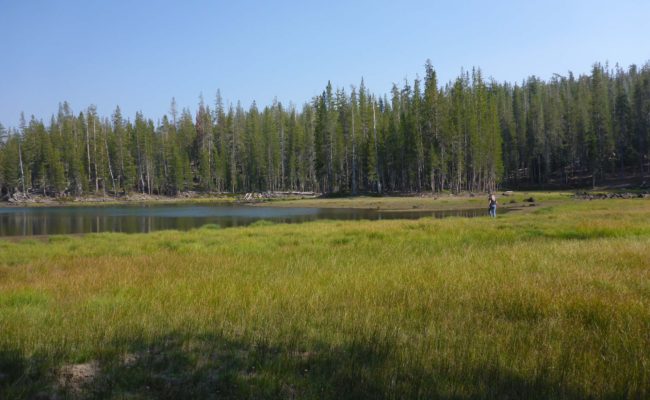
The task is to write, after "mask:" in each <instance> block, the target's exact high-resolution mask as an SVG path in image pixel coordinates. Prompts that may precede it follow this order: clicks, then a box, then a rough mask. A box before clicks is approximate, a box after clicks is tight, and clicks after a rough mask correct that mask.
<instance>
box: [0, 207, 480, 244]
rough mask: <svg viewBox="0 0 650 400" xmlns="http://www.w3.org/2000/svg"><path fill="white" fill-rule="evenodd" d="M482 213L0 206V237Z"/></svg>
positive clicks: (133, 231)
mask: <svg viewBox="0 0 650 400" xmlns="http://www.w3.org/2000/svg"><path fill="white" fill-rule="evenodd" d="M486 215H487V210H486V209H472V210H447V211H415V210H414V211H380V210H367V209H350V208H345V209H341V208H284V207H257V206H256V207H252V206H245V205H235V204H208V205H187V204H185V205H184V204H174V205H120V206H83V207H35V208H30V207H6V208H0V237H2V236H32V235H59V234H77V233H91V232H124V233H141V232H152V231H157V230H164V229H178V230H188V229H193V228H198V227H201V226H203V225H206V224H217V225H219V226H221V227H232V226H245V225H249V224H252V223H254V222H255V221H259V220H267V221H272V222H282V223H294V222H307V221H314V220H319V219H334V220H361V219H364V220H381V219H399V218H401V219H417V218H422V217H434V218H444V217H450V216H462V217H477V216H486Z"/></svg>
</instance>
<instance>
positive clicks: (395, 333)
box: [0, 200, 650, 398]
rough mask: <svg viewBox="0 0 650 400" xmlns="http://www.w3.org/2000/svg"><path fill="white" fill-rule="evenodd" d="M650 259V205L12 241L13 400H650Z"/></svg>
mask: <svg viewBox="0 0 650 400" xmlns="http://www.w3.org/2000/svg"><path fill="white" fill-rule="evenodd" d="M649 249H650V202H649V201H647V200H602V201H593V202H572V203H570V204H561V205H555V206H553V207H552V208H537V209H535V210H534V211H533V212H531V213H526V214H516V213H511V214H508V215H505V216H501V217H499V218H497V219H496V220H491V219H489V218H487V217H486V218H473V219H463V218H449V219H443V220H434V219H421V220H414V221H400V220H391V221H375V222H369V221H362V222H351V221H346V222H341V221H324V222H312V223H306V224H295V225H285V224H270V223H259V224H258V226H253V227H247V228H231V229H219V227H218V226H214V225H212V226H207V227H205V228H202V229H196V230H193V231H189V232H176V231H163V232H156V233H151V234H143V235H126V234H92V235H87V236H84V237H66V236H61V237H57V236H54V237H51V238H50V239H49V240H48V241H45V242H41V241H21V242H7V241H0V254H1V255H2V256H1V257H0V330H1V332H0V372H2V373H3V374H4V378H3V379H2V380H0V397H3V393H4V394H5V396H4V397H7V398H11V397H18V398H20V397H24V398H30V397H33V396H34V394H35V393H39V392H41V391H45V392H56V391H62V392H64V393H68V394H73V395H74V393H75V392H73V391H71V390H72V389H70V388H69V387H65V386H60V385H59V384H57V378H56V376H57V375H56V371H58V368H60V367H61V366H63V365H69V364H75V363H84V362H88V361H98V362H99V365H100V368H101V372H100V373H99V374H98V375H97V376H95V377H94V378H93V379H92V380H90V381H88V382H86V383H87V386H88V387H87V389H88V390H89V391H88V392H81V393H82V395H88V396H98V397H115V398H121V397H129V396H130V397H136V398H149V397H152V398H160V397H166V398H178V397H187V398H206V397H221V398H223V397H232V398H242V397H244V398H246V397H277V398H291V397H297V398H403V397H407V398H417V397H420V398H432V397H433V398H436V397H442V398H475V397H480V398H494V397H508V398H549V397H550V398H588V397H595V398H604V397H608V398H609V397H614V398H626V397H629V398H645V397H647V396H648V395H650V256H649V254H650V250H649ZM125 360H131V361H125ZM147 387H148V388H147ZM84 393H85V394H84ZM4 397H3V398H4Z"/></svg>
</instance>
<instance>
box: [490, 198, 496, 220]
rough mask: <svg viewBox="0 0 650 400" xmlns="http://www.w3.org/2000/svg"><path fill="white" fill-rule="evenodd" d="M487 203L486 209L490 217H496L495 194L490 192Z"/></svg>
mask: <svg viewBox="0 0 650 400" xmlns="http://www.w3.org/2000/svg"><path fill="white" fill-rule="evenodd" d="M489 200H490V202H489V204H488V211H489V213H490V217H492V218H496V217H497V198H496V196H495V195H493V194H490V197H489Z"/></svg>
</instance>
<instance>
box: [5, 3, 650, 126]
mask: <svg viewBox="0 0 650 400" xmlns="http://www.w3.org/2000/svg"><path fill="white" fill-rule="evenodd" d="M427 58H429V59H431V60H432V62H433V65H434V67H435V68H436V70H437V71H438V74H439V77H440V79H441V80H442V81H443V82H444V81H448V80H451V79H453V78H454V77H456V76H457V75H458V73H459V72H460V70H461V68H463V67H464V68H466V69H467V68H471V67H472V66H478V67H480V68H482V70H483V71H484V73H485V74H486V76H491V77H494V78H495V79H497V80H498V81H511V82H514V81H521V80H522V79H524V78H526V77H527V76H529V75H537V76H540V77H542V78H544V79H547V78H549V77H551V76H552V74H553V73H556V72H557V73H566V72H567V71H569V70H570V71H573V72H574V73H587V72H589V70H590V67H591V65H592V64H593V63H594V62H595V61H601V62H605V61H609V62H610V64H612V65H613V64H615V63H619V64H620V65H622V66H624V67H627V66H628V65H629V64H633V63H634V64H643V63H645V62H646V61H648V60H649V59H650V1H647V0H618V1H611V0H609V1H601V0H592V1H571V0H565V1H556V0H551V1H524V0H513V1H446V2H442V1H407V0H402V1H395V0H392V1H382V0H374V1H353V0H349V1H329V2H325V1H323V2H310V1H307V0H302V1H281V0H274V1H234V0H231V1H144V0H142V1H139V0H130V1H121V0H114V1H111V0H106V1H89V0H85V1H65V0H60V1H53V0H0V123H2V124H3V125H5V126H6V127H8V126H17V124H18V119H19V115H20V112H21V111H24V112H25V115H26V116H27V118H29V116H30V115H31V114H34V115H35V116H36V117H37V118H42V119H44V121H45V122H46V123H47V122H48V121H49V118H50V116H51V115H52V114H54V113H56V111H57V107H58V103H59V102H62V101H64V100H67V101H68V102H69V103H70V104H71V106H72V108H73V111H74V112H75V113H78V112H79V111H81V110H83V109H85V108H86V107H87V106H89V105H90V104H95V105H97V107H98V110H99V113H100V115H103V116H109V115H110V114H111V113H112V112H113V110H114V109H115V106H116V105H120V107H121V108H122V111H123V113H124V114H125V116H127V117H129V118H131V119H133V116H134V114H135V112H136V111H138V110H140V111H143V112H144V114H145V116H147V117H149V118H153V119H158V118H160V117H162V115H164V114H165V113H168V111H169V104H170V100H171V98H172V97H176V101H177V104H178V106H179V108H184V107H188V108H190V109H191V110H195V109H196V106H197V103H198V98H199V94H201V93H203V96H204V98H205V100H206V102H207V103H208V104H213V102H214V97H215V93H216V90H217V88H220V89H221V92H222V94H223V97H224V99H225V100H227V101H230V102H233V103H234V102H236V101H237V100H241V101H242V104H243V105H244V107H246V108H247V107H248V106H249V105H250V103H251V102H252V101H253V100H256V101H257V103H258V104H259V105H262V106H263V105H266V104H270V103H271V102H272V100H273V98H274V97H276V96H277V98H278V99H279V100H280V101H282V102H283V103H285V104H288V103H289V102H293V103H294V104H298V105H301V104H303V103H304V102H305V101H308V100H309V99H310V98H311V97H312V96H314V95H316V94H318V93H320V92H321V91H322V90H323V88H324V86H325V84H326V83H327V81H328V80H331V81H332V84H333V85H334V86H335V87H345V88H346V89H349V87H350V85H351V84H354V85H357V86H358V84H359V81H360V79H361V77H362V76H363V77H364V78H365V80H366V84H367V86H368V87H369V88H370V90H371V91H372V92H374V93H376V94H384V93H387V92H388V91H389V90H390V87H391V85H392V83H393V82H397V83H399V84H401V82H403V80H404V78H408V79H409V80H412V79H413V78H415V76H416V74H420V75H422V74H423V64H424V62H425V60H426V59H427Z"/></svg>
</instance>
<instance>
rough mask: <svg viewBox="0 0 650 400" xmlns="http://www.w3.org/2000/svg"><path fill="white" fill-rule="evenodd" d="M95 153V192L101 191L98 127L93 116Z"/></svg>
mask: <svg viewBox="0 0 650 400" xmlns="http://www.w3.org/2000/svg"><path fill="white" fill-rule="evenodd" d="M93 154H94V157H95V162H94V164H95V193H97V192H99V175H98V174H97V127H96V123H95V118H93Z"/></svg>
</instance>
